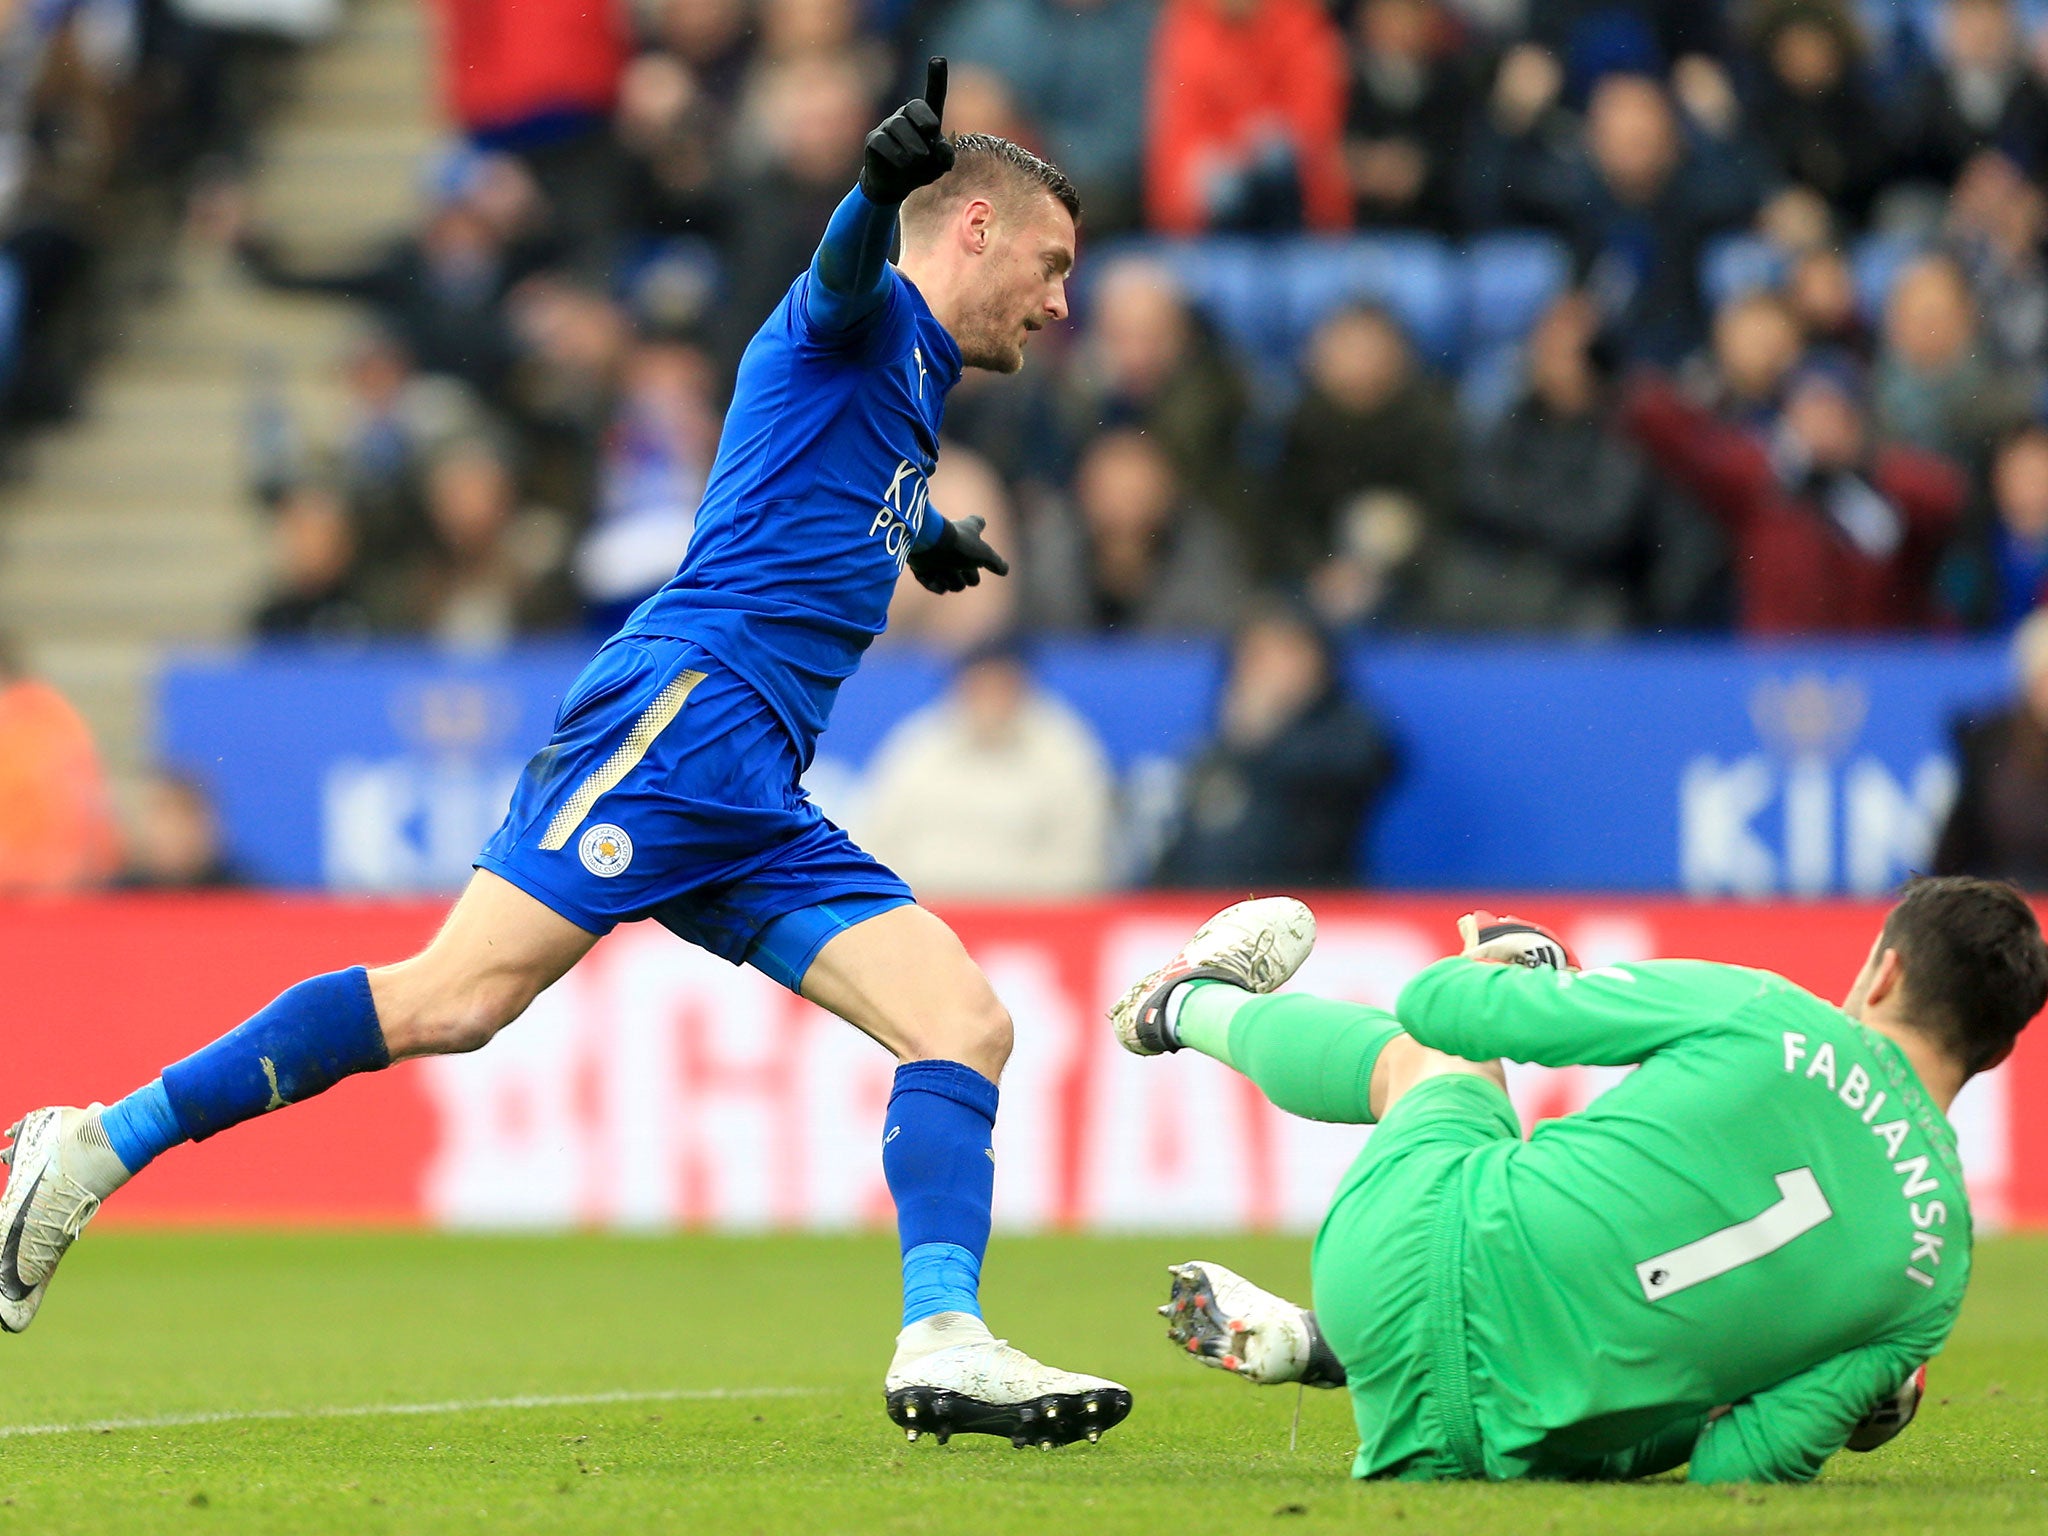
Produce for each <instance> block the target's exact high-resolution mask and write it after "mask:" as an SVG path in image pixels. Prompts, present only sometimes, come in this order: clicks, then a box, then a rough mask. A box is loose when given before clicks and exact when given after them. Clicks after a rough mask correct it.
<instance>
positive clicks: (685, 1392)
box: [0, 1387, 824, 1440]
mask: <svg viewBox="0 0 2048 1536" xmlns="http://www.w3.org/2000/svg"><path fill="white" fill-rule="evenodd" d="M823 1390H824V1388H822V1387H702V1388H674V1389H670V1390H666V1391H659V1392H574V1393H567V1394H563V1395H560V1396H550V1397H473V1398H467V1399H464V1400H461V1401H458V1402H447V1403H362V1404H359V1405H357V1406H355V1407H352V1408H245V1409H239V1410H233V1411H229V1412H224V1413H168V1414H163V1415H161V1416H160V1417H157V1418H153V1419H92V1420H89V1421H88V1422H86V1423H83V1424H0V1440H5V1439H11V1438H14V1437H16V1436H21V1435H88V1434H98V1433H102V1432H110V1431H113V1430H117V1429H182V1428H185V1427H186V1426H188V1425H193V1424H248V1423H258V1422H269V1421H276V1420H290V1419H379V1418H400V1417H405V1416H407V1415H413V1414H423V1413H482V1412H485V1411H487V1410H490V1409H493V1408H590V1407H602V1406H603V1405H604V1404H606V1403H715V1402H720V1401H723V1400H725V1399H728V1398H755V1397H812V1396H815V1395H816V1394H818V1393H819V1392H822V1391H823Z"/></svg>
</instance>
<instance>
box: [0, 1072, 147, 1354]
mask: <svg viewBox="0 0 2048 1536" xmlns="http://www.w3.org/2000/svg"><path fill="white" fill-rule="evenodd" d="M100 1109H101V1106H100V1105H98V1104H93V1105H90V1106H88V1107H87V1108H85V1109H66V1108H57V1109H38V1110H36V1111H34V1112H33V1113H32V1114H29V1115H27V1116H24V1117H23V1118H22V1119H21V1120H20V1121H19V1122H18V1123H17V1124H16V1125H14V1126H13V1127H12V1128H11V1129H10V1130H9V1131H8V1132H7V1134H8V1135H9V1136H11V1137H12V1138H13V1139H14V1144H13V1145H12V1146H10V1147H8V1148H7V1149H5V1150H4V1151H0V1163H6V1164H7V1165H8V1166H9V1169H10V1172H9V1173H8V1176H7V1188H6V1191H5V1192H4V1193H0V1328H4V1329H6V1330H7V1332H9V1333H20V1332H21V1331H22V1329H24V1328H26V1327H27V1326H28V1325H29V1323H30V1322H31V1321H33V1320H34V1318H35V1315H36V1308H38V1307H40V1306H41V1305H42V1304H43V1291H44V1290H45V1289H46V1288H47V1287H48V1286H49V1283H50V1276H51V1275H52V1274H54V1273H55V1272H56V1269H57V1261H58V1260H59V1259H61V1258H63V1257H64V1253H65V1250H66V1249H68V1248H69V1247H70V1246H71V1244H72V1243H73V1242H74V1241H75V1240H76V1239H77V1237H78V1234H79V1233H80V1232H82V1231H84V1230H85V1224H86V1223H87V1222H88V1221H91V1220H92V1218H93V1213H94V1212H95V1211H97V1210H98V1209H99V1208H100V1202H101V1201H102V1200H104V1199H106V1197H107V1196H108V1195H111V1194H112V1193H113V1192H114V1191H115V1190H117V1189H119V1188H120V1187H121V1186H122V1185H123V1184H125V1183H127V1182H128V1170H127V1169H126V1168H125V1167H123V1166H122V1165H121V1160H120V1159H119V1158H118V1157H116V1156H114V1149H113V1147H112V1146H111V1145H110V1144H109V1143H108V1141H107V1133H106V1132H105V1131H104V1130H102V1129H101V1128H100Z"/></svg>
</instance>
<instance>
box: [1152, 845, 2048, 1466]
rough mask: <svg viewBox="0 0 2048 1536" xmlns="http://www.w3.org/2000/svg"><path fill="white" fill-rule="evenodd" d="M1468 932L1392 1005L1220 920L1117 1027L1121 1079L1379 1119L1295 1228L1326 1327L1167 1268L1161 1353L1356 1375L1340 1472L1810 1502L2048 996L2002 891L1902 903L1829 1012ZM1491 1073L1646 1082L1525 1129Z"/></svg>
mask: <svg viewBox="0 0 2048 1536" xmlns="http://www.w3.org/2000/svg"><path fill="white" fill-rule="evenodd" d="M1460 929H1461V931H1462V933H1463V935H1464V938H1465V952H1464V954H1463V955H1461V956H1458V957H1454V958H1451V959H1447V960H1441V961H1438V962H1437V963H1436V964H1435V965H1432V966H1430V967H1429V968H1428V969H1427V970H1425V971H1423V972H1422V973H1421V974H1420V975H1418V976H1416V977H1415V978H1414V979H1413V980H1412V981H1410V982H1409V983H1408V985H1407V986H1406V987H1404V988H1403V989H1402V992H1401V995H1400V997H1399V999H1398V1001H1397V1002H1396V1004H1395V1007H1394V1011H1393V1012H1392V1013H1388V1012H1386V1011H1384V1010H1382V1009H1377V1008H1368V1007H1363V1006H1359V1005H1355V1004H1350V1003H1339V1002H1330V1001H1326V1000H1324V999H1321V998H1315V997H1309V996H1305V995H1301V994H1288V995H1284V996H1278V997H1268V996H1264V995H1262V994H1265V993H1270V992H1272V991H1273V990H1274V989H1276V988H1277V987H1279V986H1280V985H1281V984H1282V983H1283V982H1285V981H1286V980H1287V979H1288V978H1289V977H1291V976H1292V975H1293V974H1294V972H1295V971H1296V970H1297V969H1298V968H1299V967H1300V965H1301V963H1302V961H1303V960H1305V959H1306V958H1307V957H1308V953H1309V950H1310V948H1311V947H1312V946H1313V944H1314V942H1315V921H1314V918H1313V917H1312V916H1311V915H1310V913H1309V910H1308V908H1306V907H1305V906H1303V905H1302V904H1301V903H1300V902H1298V901H1294V900H1292V899H1290V898H1285V897H1276V898H1268V899H1266V900H1262V901H1252V902H1243V903H1240V904H1239V905H1237V906H1234V907H1231V908H1229V909H1228V910H1226V911H1224V912H1221V913H1219V914H1217V916H1215V917H1214V918H1211V919H1210V920H1209V922H1208V923H1206V924H1204V925H1203V926H1202V928H1201V929H1200V930H1199V931H1198V932H1197V933H1196V934H1195V936H1194V938H1193V939H1191V940H1190V941H1189V943H1188V945H1187V946H1186V948H1184V949H1183V950H1182V951H1181V952H1180V954H1178V955H1177V956H1175V957H1174V958H1173V960H1172V961H1170V962H1169V963H1168V964H1167V965H1165V966H1163V967H1162V968H1161V969H1159V970H1158V971H1155V972H1153V973H1152V974H1151V975H1149V976H1147V977H1145V978H1144V979H1143V980H1141V981H1140V982H1138V983H1137V984H1136V985H1135V986H1134V987H1132V989H1131V990H1130V992H1129V993H1128V994H1126V996H1125V997H1124V998H1123V1000H1122V1001H1121V1002H1119V1003H1118V1004H1117V1006H1116V1008H1115V1009H1114V1010H1113V1011H1112V1013H1111V1020H1112V1022H1113V1024H1114V1025H1115V1027H1116V1030H1117V1034H1118V1037H1119V1038H1120V1040H1121V1041H1122V1043H1123V1044H1124V1045H1125V1047H1126V1048H1128V1049H1130V1050H1132V1051H1135V1052H1137V1053H1138V1054H1140V1055H1156V1054H1159V1053H1161V1052H1165V1051H1174V1050H1181V1049H1192V1050H1196V1051H1199V1052H1201V1053H1202V1054H1204V1055H1207V1056H1212V1057H1214V1058H1216V1059H1217V1060H1219V1061H1222V1062H1224V1063H1225V1064H1227V1065H1229V1066H1231V1067H1234V1068H1235V1069H1236V1070H1237V1071H1239V1072H1241V1073H1243V1074H1244V1075H1245V1076H1247V1077H1249V1078H1250V1079H1251V1080H1252V1081H1253V1082H1255V1083H1257V1084H1258V1086H1259V1087H1260V1089H1261V1090H1262V1091H1263V1092H1264V1093H1265V1094H1266V1096H1267V1097H1268V1098H1269V1099H1271V1100H1272V1102H1273V1103H1275V1104H1276V1105H1278V1106H1279V1107H1280V1108H1282V1109H1284V1110H1287V1111H1289V1112H1291V1113H1293V1114H1297V1115H1301V1116H1303V1117H1305V1118H1307V1119H1311V1120H1324V1121H1334V1122H1338V1123H1342V1124H1355V1125H1377V1126H1378V1129H1377V1130H1376V1131H1375V1132H1374V1133H1373V1134H1372V1135H1371V1136H1370V1137H1369V1138H1368V1139H1367V1143H1366V1147H1365V1150H1364V1152H1363V1153H1362V1154H1361V1155H1360V1157H1359V1158H1358V1160H1357V1162H1356V1163H1355V1164H1354V1165H1353V1166H1352V1168H1351V1169H1350V1171H1349V1172H1348V1173H1347V1174H1346V1175H1345V1177H1344V1179H1343V1182H1342V1183H1341V1185H1340V1186H1339V1188H1338V1190H1337V1193H1336V1196H1335V1198H1334V1199H1333V1200H1332V1202H1331V1205H1330V1210H1329V1214H1328V1215H1327V1216H1326V1217H1325V1218H1324V1221H1323V1227H1322V1231H1321V1232H1320V1234H1318V1236H1317V1238H1316V1243H1315V1252H1314V1258H1313V1261H1312V1274H1313V1281H1314V1287H1315V1305H1314V1310H1313V1311H1309V1310H1306V1309H1304V1308H1301V1307H1299V1306H1296V1305H1294V1304H1292V1303H1289V1302H1286V1301H1283V1300H1282V1299H1281V1298H1279V1297H1277V1296H1272V1295H1269V1294H1268V1293H1266V1292H1264V1291H1262V1290H1260V1289H1259V1288H1258V1287H1257V1286H1255V1285H1253V1284H1252V1283H1251V1282H1250V1281H1248V1280H1245V1279H1243V1278H1241V1277H1240V1276H1237V1275H1235V1274H1233V1273H1232V1272H1231V1271H1229V1270H1228V1269H1225V1268H1223V1267H1222V1266H1221V1265H1217V1264H1211V1263H1207V1262H1201V1263H1193V1264H1184V1265H1178V1266H1175V1270H1174V1285H1173V1295H1172V1298H1171V1300H1169V1302H1168V1303H1167V1305H1166V1306H1165V1307H1162V1308H1161V1309H1160V1310H1161V1311H1162V1312H1163V1313H1165V1314H1166V1316H1167V1318H1168V1322H1169V1330H1170V1336H1171V1337H1172V1338H1173V1339H1174V1341H1175V1342H1176V1343H1178V1344H1180V1345H1181V1346H1182V1347H1184V1348H1185V1349H1187V1350H1188V1352H1189V1353H1191V1354H1192V1355H1194V1356H1195V1357H1196V1358H1197V1359H1199V1360H1201V1361H1202V1362H1203V1363H1205V1364H1209V1365H1213V1366H1217V1367H1219V1368H1222V1369H1225V1370H1229V1371H1232V1372H1235V1373H1236V1374H1238V1375H1241V1376H1244V1377H1246V1378H1247V1379H1249V1380H1251V1381H1254V1382H1259V1383H1275V1382H1303V1383H1306V1384H1308V1385H1315V1386H1344V1387H1348V1389H1349V1391H1350V1393H1351V1398H1352V1406H1353V1409H1354V1411H1355V1414H1356V1417H1357V1421H1358V1431H1359V1439H1360V1445H1359V1449H1358V1456H1357V1460H1356V1462H1355V1463H1354V1466H1353V1472H1354V1475H1356V1476H1359V1477H1401V1478H1521V1477H1530V1478H1601V1479H1605V1478H1632V1477H1643V1476H1647V1475H1649V1474H1652V1473H1657V1472H1663V1471H1668V1470H1670V1469H1672V1468H1675V1467H1679V1466H1682V1465H1686V1464H1688V1463H1689V1464H1690V1473H1689V1475H1690V1477H1691V1478H1692V1479H1693V1480H1695V1481H1699V1482H1735V1481H1758V1482H1780V1481H1798V1480H1804V1479H1808V1478H1811V1477H1813V1476H1815V1475H1816V1474H1817V1473H1818V1472H1819V1471H1820V1469H1821V1466H1822V1464H1823V1463H1825V1462H1826V1461H1827V1459H1828V1458H1829V1457H1830V1456H1832V1455H1833V1454H1834V1453H1835V1452H1836V1451H1839V1450H1841V1449H1842V1448H1843V1447H1844V1446H1845V1445H1855V1446H1856V1447H1858V1448H1869V1447H1871V1446H1874V1445H1876V1444H1880V1443H1882V1442H1883V1440H1885V1439H1888V1438H1889V1437H1890V1435H1891V1434H1894V1433H1896V1432H1897V1430H1898V1429H1899V1428H1901V1427H1903V1424H1904V1422H1905V1421H1906V1420H1907V1419H1908V1418H1910V1417H1911V1413H1912V1409H1913V1407H1914V1406H1915V1404H1916V1403H1917V1401H1918V1389H1919V1382H1920V1380H1921V1370H1922V1367H1923V1366H1924V1363H1925V1362H1926V1361H1927V1360H1928V1359H1930V1358H1931V1357H1932V1356H1933V1355H1935V1354H1936V1353H1938V1352H1939V1351H1940V1349H1941V1347H1942V1345H1943V1343H1944V1342H1945V1341H1946V1339H1947V1338H1948V1334H1949V1330H1950V1329H1951V1328H1952V1327H1953V1326H1954V1324H1955V1319H1956V1312H1957V1309H1958V1307H1959V1306H1960V1305H1961V1303H1962V1299H1963V1291H1964V1288H1965V1286H1966V1285H1967V1284H1968V1281H1969V1273H1970V1210H1969V1203H1968V1199H1967V1197H1966V1195H1965V1193H1964V1189H1963V1171H1962V1167H1961V1165H1960V1164H1959V1162H1958V1161H1957V1158H1956V1148H1955V1138H1954V1135H1953V1133H1952V1132H1951V1131H1950V1129H1949V1124H1948V1120H1947V1118H1946V1111H1947V1109H1948V1106H1949V1104H1950V1102H1951V1101H1952V1100H1953V1099H1954V1098H1955V1096H1956V1092H1957V1090H1958V1089H1960V1088H1961V1087H1962V1086H1963V1084H1964V1083H1965V1082H1966V1081H1967V1080H1968V1079H1969V1078H1970V1077H1972V1076H1973V1075H1975V1074H1976V1073H1978V1072H1982V1071H1985V1070H1987V1069H1989V1068H1991V1067H1993V1066H1996V1065H1997V1064H1998V1063H1999V1062H2000V1061H2002V1060H2004V1059H2005V1057H2006V1055H2007V1054H2008V1053H2009V1052H2010V1051H2011V1049H2012V1047H2013V1043H2014V1041H2015V1039H2016V1038H2017V1037H2018V1035H2019V1033H2020V1031H2021V1030H2022V1029H2023V1028H2024V1027H2025V1026H2026V1024H2027V1022H2028V1020H2030V1019H2031V1018H2032V1017H2033V1016H2034V1015H2035V1014H2036V1013H2037V1012H2039V1011H2040V1009H2041V1006H2042V1004H2043V1002H2044V1001H2048V946H2044V945H2043V942H2042V937H2041V929H2040V926H2039V924H2038V923H2037V922H2036V921H2035V918H2034V915H2033V913H2032V911H2031V910H2029V908H2028V906H2027V904H2026V902H2025V901H2024V900H2023V899H2022V898H2021V897H2020V896H2019V895H2018V893H2017V892H2015V891H2014V890H2013V889H2012V888H2011V887H2010V886H2006V885H2002V884H1997V883H1994V882H1990V881H1983V880H1973V879H1961V878H1954V879H1936V880H1918V881H1915V882H1913V883H1912V884H1911V885H1909V886H1908V887H1907V888H1906V890H1905V893H1904V895H1903V897H1902V898H1901V900H1900V901H1899V903H1898V905H1897V906H1896V907H1894V908H1893V909H1892V911H1891V913H1890V914H1889V915H1888V916H1887V918H1886V920H1885V923H1884V926H1883V929H1882V930H1881V931H1880V933H1879V934H1878V936H1877V940H1876V942H1875V944H1874V945H1873V946H1872V948H1871V951H1870V957H1869V959H1868V960H1867V961H1866V962H1865V964H1864V966H1863V969H1862V971H1861V972H1860V973H1859V974H1858V975H1857V977H1856V979H1855V982H1854V985H1853V986H1852V987H1851V988H1850V991H1849V995H1848V999H1847V1001H1846V1002H1845V1003H1843V1005H1842V1006H1841V1007H1839V1008H1837V1007H1834V1006H1832V1005H1831V1004H1828V1003H1826V1002H1823V1001H1822V1000H1821V999H1820V998H1818V997H1815V996H1814V995H1812V994H1811V993H1809V992H1805V991H1803V990H1801V989H1800V988H1798V987H1796V986H1794V985H1792V983H1790V982H1788V981H1786V980H1784V979H1783V978H1782V977H1779V976H1775V975H1772V974H1771V973H1769V972H1766V971H1757V970H1748V969H1744V968H1742V967H1738V966H1732V965H1713V964H1708V963H1706V962H1704V961H1693V960H1661V961H1647V962H1643V963H1640V964H1626V965H1611V966H1602V967H1600V968H1598V969H1593V970H1579V969H1576V968H1575V967H1574V965H1573V964H1572V961H1571V957H1570V955H1569V954H1568V953H1567V952H1566V950H1565V948H1564V946H1563V944H1562V943H1561V942H1560V941H1558V940H1557V939H1556V938H1555V937H1554V936H1553V935H1551V934H1549V933H1547V932H1546V931H1545V930H1543V929H1541V928H1538V927H1536V926H1534V925H1532V924H1527V923H1521V922H1518V921H1516V920H1513V919H1507V920H1496V919H1489V918H1487V917H1486V916H1485V915H1484V914H1474V915H1473V916H1472V917H1469V918H1467V919H1465V920H1464V921H1463V922H1462V923H1461V924H1460ZM1489 962H1492V963H1489ZM1501 1057H1506V1058H1509V1059H1511V1060H1515V1061H1525V1062H1540V1063H1542V1064H1544V1065H1546V1066H1560V1067H1561V1066H1570V1065H1582V1064H1583V1065H1600V1066H1622V1065H1635V1066H1636V1067H1637V1070H1636V1071H1635V1072H1632V1073H1630V1074H1629V1075H1628V1076H1627V1077H1626V1078H1624V1079H1623V1080H1622V1081H1621V1082H1620V1083H1619V1084H1617V1085H1616V1086H1615V1087H1614V1088H1612V1089H1610V1090H1609V1091H1608V1092H1607V1093H1605V1094H1603V1095H1602V1096H1601V1097H1600V1098H1599V1099H1598V1100H1597V1101H1596V1102H1595V1103H1593V1104H1592V1105H1590V1106H1589V1107H1588V1108H1586V1109H1585V1110H1582V1111H1581V1112H1580V1113H1578V1114H1575V1115H1570V1116H1567V1117H1565V1118H1564V1119H1561V1120H1552V1121H1548V1122H1545V1123H1544V1124H1542V1125H1539V1126H1538V1127H1537V1128H1536V1130H1535V1132H1534V1134H1533V1135H1532V1136H1530V1138H1529V1139H1528V1140H1527V1141H1524V1140H1523V1139H1522V1134H1521V1126H1520V1124H1519V1123H1518V1121H1517V1120H1516V1117H1515V1112H1514V1110H1513V1108H1512V1107H1511V1105H1510V1104H1509V1101H1508V1096H1507V1092H1506V1087H1505V1079H1504V1077H1503V1075H1502V1072H1501V1068H1500V1064H1499V1058H1501Z"/></svg>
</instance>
